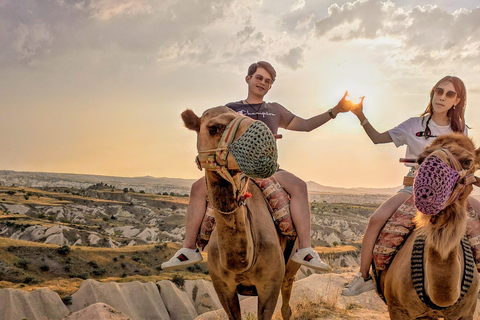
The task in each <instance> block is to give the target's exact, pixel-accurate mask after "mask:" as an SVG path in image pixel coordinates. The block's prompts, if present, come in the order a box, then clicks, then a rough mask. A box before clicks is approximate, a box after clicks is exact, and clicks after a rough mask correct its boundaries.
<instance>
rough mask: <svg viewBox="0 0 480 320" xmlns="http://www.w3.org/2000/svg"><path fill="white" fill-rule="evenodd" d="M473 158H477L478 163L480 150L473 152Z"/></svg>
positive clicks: (479, 161)
mask: <svg viewBox="0 0 480 320" xmlns="http://www.w3.org/2000/svg"><path fill="white" fill-rule="evenodd" d="M475 157H476V158H477V163H480V148H478V149H477V150H475Z"/></svg>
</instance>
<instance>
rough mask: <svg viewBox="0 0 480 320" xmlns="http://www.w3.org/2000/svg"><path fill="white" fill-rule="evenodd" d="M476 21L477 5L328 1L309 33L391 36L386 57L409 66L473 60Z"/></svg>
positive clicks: (478, 39) (345, 37)
mask: <svg viewBox="0 0 480 320" xmlns="http://www.w3.org/2000/svg"><path fill="white" fill-rule="evenodd" d="M478 21H480V8H476V9H473V10H467V9H461V10H457V11H454V12H447V11H446V10H444V9H442V8H440V7H438V6H435V5H424V6H416V7H414V8H412V9H410V10H405V8H403V7H400V6H398V5H396V4H394V3H393V2H391V1H387V2H382V1H380V0H357V1H355V2H352V3H347V4H344V5H343V6H338V5H336V4H334V5H332V6H331V7H330V8H329V10H328V16H327V17H325V18H323V19H320V20H318V21H316V22H315V34H316V36H317V37H328V38H329V39H330V41H351V40H355V39H367V40H374V39H381V38H391V39H396V40H397V41H398V44H397V45H396V46H394V47H392V48H391V49H390V53H389V55H391V56H393V57H395V58H396V59H397V60H401V61H402V62H403V63H409V64H412V65H437V64H438V63H444V64H448V63H450V62H452V61H457V62H458V60H462V59H464V58H465V59H467V60H468V61H471V60H472V58H474V59H475V60H478V58H479V51H478V48H479V44H480V32H479V23H478ZM467 60H466V61H467ZM477 62H478V61H477Z"/></svg>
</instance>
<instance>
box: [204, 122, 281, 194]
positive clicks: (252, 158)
mask: <svg viewBox="0 0 480 320" xmlns="http://www.w3.org/2000/svg"><path fill="white" fill-rule="evenodd" d="M246 118H247V117H245V116H239V117H236V118H235V119H234V120H232V121H231V122H230V123H229V124H228V126H227V127H226V128H225V131H224V132H223V135H222V137H221V139H220V142H219V144H218V147H217V148H216V149H212V150H202V151H199V152H198V156H197V159H196V161H197V165H198V167H199V169H200V170H201V169H202V168H205V169H207V170H212V171H215V172H217V173H218V174H219V175H220V176H221V177H222V178H224V179H225V180H227V181H228V182H230V183H231V184H232V186H233V189H234V190H233V193H234V194H233V197H234V199H235V200H238V201H244V200H245V199H246V198H247V197H248V196H247V194H246V193H245V190H246V189H247V184H248V179H246V182H245V185H244V186H243V187H241V186H240V184H241V183H242V182H241V181H240V183H239V185H237V184H236V183H235V180H234V179H233V177H232V175H231V174H230V172H229V171H228V156H229V154H232V156H233V158H234V159H235V162H236V164H237V165H238V168H239V170H240V171H241V172H242V173H243V174H244V175H245V176H246V177H248V178H254V179H265V178H268V177H270V176H272V175H273V174H274V173H275V172H276V171H277V169H278V164H277V157H278V153H277V144H276V142H275V138H274V136H273V134H272V132H271V131H270V129H269V128H268V127H267V125H266V124H265V123H263V122H262V121H253V122H252V123H251V124H250V125H249V126H248V127H247V129H246V130H245V132H243V133H242V134H241V135H240V137H238V138H237V139H236V140H235V141H234V139H235V136H236V134H237V131H238V129H239V126H240V123H241V122H242V121H243V120H245V119H246ZM212 153H213V154H212Z"/></svg>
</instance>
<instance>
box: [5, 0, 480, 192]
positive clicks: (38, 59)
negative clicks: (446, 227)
mask: <svg viewBox="0 0 480 320" xmlns="http://www.w3.org/2000/svg"><path fill="white" fill-rule="evenodd" d="M479 5H480V4H479V3H478V2H476V1H470V0H458V1H455V2H453V1H449V0H386V1H380V0H355V1H348V0H310V1H306V0H296V1H294V2H292V1H284V0H282V1H278V0H265V1H260V2H259V1H257V0H232V1H229V2H224V1H218V0H208V1H207V0H206V1H201V2H195V1H192V2H188V3H187V2H186V1H185V0H184V1H181V0H165V1H157V0H123V1H121V2H118V1H115V0H91V1H85V0H80V1H73V2H72V1H40V0H34V1H28V2H20V1H14V0H0V22H1V23H2V25H3V26H4V27H3V28H2V30H1V31H0V42H1V43H2V48H0V66H1V68H2V72H3V77H2V78H1V79H0V95H1V96H2V101H1V102H0V112H1V114H2V126H1V127H0V149H1V150H2V157H1V158H0V168H12V169H11V170H14V171H24V172H51V173H55V172H58V173H60V172H64V173H66V172H69V173H72V174H85V175H103V176H116V177H122V176H124V177H126V176H129V177H141V176H152V177H168V176H174V177H178V178H181V179H198V178H200V177H201V176H202V175H203V173H202V172H200V171H198V169H197V167H196V165H195V163H194V158H195V156H196V147H195V144H196V135H195V133H194V132H190V131H189V130H187V129H185V128H184V126H183V124H182V122H181V118H180V113H181V112H182V111H183V110H185V109H187V108H190V109H192V110H194V111H195V113H197V114H200V113H201V112H203V111H204V110H205V109H207V108H209V107H213V106H218V105H223V104H226V103H227V102H230V101H238V100H241V99H244V98H245V97H246V93H247V86H246V83H245V80H244V78H245V75H246V72H247V68H248V66H249V65H250V64H251V63H252V62H256V61H259V60H266V61H269V62H271V63H272V64H273V66H274V67H275V69H276V71H277V79H276V81H275V84H274V85H273V87H272V89H271V90H270V92H269V93H268V94H267V95H266V96H265V100H266V101H278V102H279V103H280V104H282V105H283V106H285V107H286V108H287V109H289V110H290V111H291V112H293V113H294V114H296V115H297V116H299V117H302V118H310V117H313V116H316V115H318V114H320V113H324V112H326V111H327V110H328V109H330V108H332V107H333V106H335V104H336V103H337V102H338V101H339V100H340V99H341V97H342V96H343V94H344V92H345V91H347V90H348V91H349V94H350V97H351V98H352V99H355V98H357V97H359V96H366V98H365V101H364V111H365V115H366V116H367V118H368V119H369V121H370V123H372V124H373V126H374V127H375V128H376V129H377V130H378V131H379V132H384V131H386V130H389V129H391V128H393V127H395V126H397V125H398V124H400V123H402V122H403V121H405V120H407V119H408V118H410V117H413V116H418V115H419V114H420V113H421V112H423V111H424V110H425V107H426V105H427V102H428V93H429V91H430V89H431V88H432V86H433V85H434V84H435V83H436V82H437V81H438V80H439V79H440V78H442V77H443V76H444V75H447V74H450V75H456V76H458V77H460V78H461V79H462V80H464V82H465V84H466V86H467V91H468V95H467V96H468V102H467V109H466V124H467V125H469V126H470V127H471V129H470V130H469V135H470V137H472V139H473V140H474V141H475V142H478V143H480V133H478V128H480V108H476V105H477V104H479V103H480V53H479V51H478V47H479V46H480V33H479V32H478V30H479V29H480V19H478V17H479V15H480V6H479ZM279 133H280V134H282V135H283V138H282V139H280V140H278V141H277V144H278V149H279V160H278V162H279V164H280V165H281V167H282V168H283V169H286V170H288V171H290V172H292V173H293V174H295V175H297V176H298V177H299V178H301V179H303V180H304V181H315V182H316V183H319V184H321V185H325V186H331V187H336V188H356V186H364V187H367V188H393V187H397V186H399V185H401V183H402V179H403V176H404V175H405V174H406V173H407V172H408V169H407V168H406V167H405V166H404V165H403V164H400V163H399V161H398V160H399V158H402V157H404V156H405V146H403V147H400V148H396V147H395V146H394V144H393V143H389V144H384V145H374V144H373V143H372V142H371V141H370V139H369V138H368V137H367V135H366V134H365V132H364V131H363V129H362V127H361V126H360V124H359V121H358V120H357V119H356V117H355V116H354V115H353V114H352V113H346V114H339V115H338V116H337V117H336V119H333V120H330V121H328V122H327V123H326V124H325V125H323V126H321V127H320V128H318V129H316V130H313V131H311V132H293V131H286V130H283V129H280V131H279ZM6 170H9V169H6ZM85 172H88V173H85Z"/></svg>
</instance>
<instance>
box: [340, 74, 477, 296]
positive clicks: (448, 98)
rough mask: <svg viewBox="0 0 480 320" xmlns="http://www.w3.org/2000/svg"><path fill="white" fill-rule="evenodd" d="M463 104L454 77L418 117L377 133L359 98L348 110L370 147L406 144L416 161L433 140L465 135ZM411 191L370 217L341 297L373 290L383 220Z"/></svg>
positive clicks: (461, 91) (441, 83)
mask: <svg viewBox="0 0 480 320" xmlns="http://www.w3.org/2000/svg"><path fill="white" fill-rule="evenodd" d="M466 101H467V93H466V89H465V85H464V83H463V81H462V80H460V79H459V78H457V77H454V76H446V77H444V78H442V79H440V81H438V82H437V83H436V84H435V86H434V87H433V88H432V90H431V91H430V101H429V103H428V106H427V108H426V109H425V111H424V112H423V113H422V114H421V115H420V116H419V117H413V118H410V119H408V120H406V121H405V122H403V123H401V124H400V125H398V126H397V127H395V128H393V129H391V130H388V131H385V132H383V133H380V132H378V131H377V130H376V129H375V128H374V127H373V126H372V124H371V123H370V122H369V121H368V119H367V118H366V117H365V115H364V114H363V98H362V101H361V102H360V103H359V104H358V105H354V106H353V107H352V110H351V111H352V112H353V113H354V114H355V115H356V116H357V117H358V120H360V124H361V125H362V126H363V129H364V130H365V132H366V133H367V135H368V136H369V137H370V139H371V140H372V142H373V143H374V144H379V143H389V142H393V143H394V144H395V146H396V147H400V146H402V145H406V146H407V151H406V158H407V159H417V158H418V156H419V155H420V153H421V152H422V151H423V149H424V148H425V146H428V145H430V144H431V143H432V142H433V140H434V139H435V138H436V137H438V136H440V135H444V134H448V133H452V132H462V133H465V134H467V127H466V125H465V117H464V116H465V108H466ZM405 165H406V166H408V167H410V171H409V172H408V175H409V176H413V175H414V172H415V169H416V168H415V163H406V164H405ZM412 189H413V188H412V186H404V187H403V188H402V189H401V190H399V191H398V193H397V194H395V195H393V196H392V197H390V198H389V199H388V200H387V201H385V202H384V203H383V204H382V205H381V206H380V207H379V208H378V209H377V210H376V211H375V212H374V213H373V214H372V216H371V217H370V220H369V222H368V226H367V230H366V231H365V234H364V236H363V241H362V250H361V260H360V272H359V273H358V274H357V275H356V276H355V278H354V279H353V280H352V282H350V283H349V284H348V285H347V286H346V287H345V289H343V291H342V295H344V296H356V295H359V294H360V293H363V292H366V291H369V290H373V289H374V288H375V286H374V283H373V281H372V279H371V276H370V275H369V270H370V265H371V263H372V254H373V248H374V246H375V242H376V240H377V237H378V235H379V233H380V231H381V229H382V228H383V226H384V225H385V223H386V222H387V220H388V219H389V218H390V217H391V216H392V215H393V213H394V212H395V211H396V210H397V209H398V208H399V207H400V205H402V203H404V202H405V201H406V200H407V199H408V198H409V197H410V196H411V195H412V192H413V190H412ZM469 202H470V204H471V205H472V206H473V208H474V209H478V208H480V202H478V201H476V200H475V199H472V198H471V197H470V198H469ZM476 211H477V210H476ZM477 212H478V211H477Z"/></svg>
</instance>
